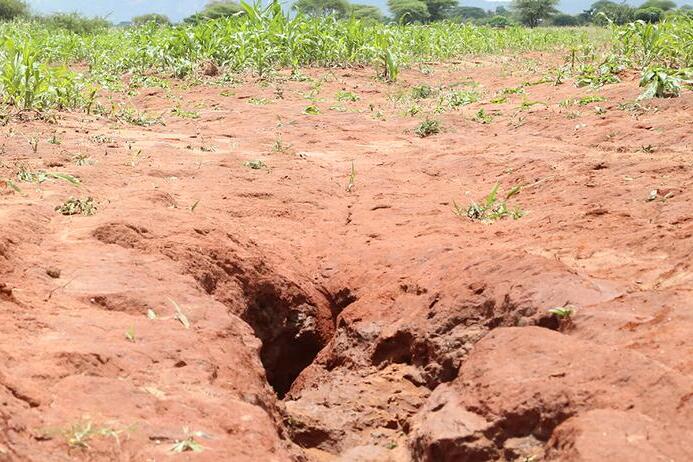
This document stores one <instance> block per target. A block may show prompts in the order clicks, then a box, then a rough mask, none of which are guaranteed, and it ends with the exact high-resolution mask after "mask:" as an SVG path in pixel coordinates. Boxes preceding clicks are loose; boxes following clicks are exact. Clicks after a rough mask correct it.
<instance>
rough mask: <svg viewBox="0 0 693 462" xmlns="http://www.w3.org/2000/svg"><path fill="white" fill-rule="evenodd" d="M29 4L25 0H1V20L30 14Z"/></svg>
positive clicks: (9, 19)
mask: <svg viewBox="0 0 693 462" xmlns="http://www.w3.org/2000/svg"><path fill="white" fill-rule="evenodd" d="M28 14H29V6H28V5H27V3H26V2H25V1H24V0H0V21H11V20H12V19H15V18H18V17H22V16H28Z"/></svg>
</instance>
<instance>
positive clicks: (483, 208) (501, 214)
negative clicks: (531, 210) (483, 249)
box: [453, 183, 525, 222]
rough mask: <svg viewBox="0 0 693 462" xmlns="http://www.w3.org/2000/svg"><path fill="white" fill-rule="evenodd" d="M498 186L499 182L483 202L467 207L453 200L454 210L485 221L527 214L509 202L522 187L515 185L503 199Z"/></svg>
mask: <svg viewBox="0 0 693 462" xmlns="http://www.w3.org/2000/svg"><path fill="white" fill-rule="evenodd" d="M498 188H499V183H496V184H495V186H494V187H493V189H491V192H490V193H489V194H488V195H487V196H486V197H485V198H484V200H483V201H482V202H481V203H477V202H472V203H471V204H470V205H469V206H468V207H467V208H466V209H463V208H462V207H460V206H459V205H457V203H455V202H453V212H454V213H455V215H457V216H461V217H463V216H466V217H468V218H471V219H472V220H478V221H483V222H493V221H496V220H500V219H502V218H506V217H511V218H512V219H513V220H517V219H518V218H522V217H523V216H524V215H525V212H524V211H523V210H522V209H520V208H519V207H515V208H513V209H510V208H508V204H507V201H508V200H509V199H510V198H512V197H513V196H515V195H517V194H519V193H520V190H521V187H520V186H514V187H513V188H512V189H510V191H508V193H507V194H506V195H505V199H503V200H501V199H499V198H498Z"/></svg>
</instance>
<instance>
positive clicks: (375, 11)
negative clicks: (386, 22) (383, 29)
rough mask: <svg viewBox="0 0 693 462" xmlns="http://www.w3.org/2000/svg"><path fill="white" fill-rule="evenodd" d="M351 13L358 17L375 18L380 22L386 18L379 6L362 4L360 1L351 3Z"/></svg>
mask: <svg viewBox="0 0 693 462" xmlns="http://www.w3.org/2000/svg"><path fill="white" fill-rule="evenodd" d="M349 15H350V16H353V17H354V18H356V19H373V20H375V21H379V22H382V21H383V19H384V17H383V13H382V11H380V8H378V7H377V6H372V5H360V4H358V3H354V4H353V5H351V7H350V8H349Z"/></svg>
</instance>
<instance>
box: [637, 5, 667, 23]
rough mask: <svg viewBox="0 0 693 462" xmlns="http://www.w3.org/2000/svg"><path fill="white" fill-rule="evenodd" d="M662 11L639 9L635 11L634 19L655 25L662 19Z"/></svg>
mask: <svg viewBox="0 0 693 462" xmlns="http://www.w3.org/2000/svg"><path fill="white" fill-rule="evenodd" d="M663 14H664V11H662V9H661V8H655V7H653V6H650V7H648V8H640V9H637V10H635V19H638V20H640V21H645V22H650V23H655V22H659V21H660V20H661V19H662V15H663Z"/></svg>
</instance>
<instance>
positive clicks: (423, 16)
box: [387, 0, 431, 23]
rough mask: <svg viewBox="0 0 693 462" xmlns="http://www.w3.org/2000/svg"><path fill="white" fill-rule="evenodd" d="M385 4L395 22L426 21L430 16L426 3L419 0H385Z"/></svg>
mask: <svg viewBox="0 0 693 462" xmlns="http://www.w3.org/2000/svg"><path fill="white" fill-rule="evenodd" d="M387 6H388V7H389V8H390V11H391V12H392V16H393V17H394V19H395V21H397V22H404V23H412V22H426V21H428V19H429V18H430V17H431V14H430V13H429V12H428V7H427V6H426V3H424V2H423V1H421V0H387Z"/></svg>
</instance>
